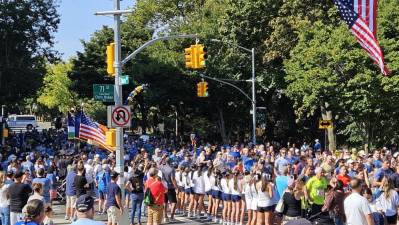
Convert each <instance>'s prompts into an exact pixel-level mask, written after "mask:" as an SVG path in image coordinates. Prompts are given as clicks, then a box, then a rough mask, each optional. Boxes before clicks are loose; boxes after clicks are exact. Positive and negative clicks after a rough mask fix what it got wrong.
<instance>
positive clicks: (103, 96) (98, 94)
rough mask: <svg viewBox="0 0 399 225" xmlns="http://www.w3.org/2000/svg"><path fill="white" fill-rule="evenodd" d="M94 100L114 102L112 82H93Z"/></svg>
mask: <svg viewBox="0 0 399 225" xmlns="http://www.w3.org/2000/svg"><path fill="white" fill-rule="evenodd" d="M93 97H94V100H97V101H102V102H114V85H113V84H93Z"/></svg>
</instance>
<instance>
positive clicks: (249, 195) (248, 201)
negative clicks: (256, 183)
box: [243, 183, 253, 210]
mask: <svg viewBox="0 0 399 225" xmlns="http://www.w3.org/2000/svg"><path fill="white" fill-rule="evenodd" d="M243 189H244V190H243V194H244V198H245V205H246V207H247V210H252V207H251V204H252V201H253V199H252V191H251V186H250V185H249V184H248V183H246V184H245V185H244V188H243Z"/></svg>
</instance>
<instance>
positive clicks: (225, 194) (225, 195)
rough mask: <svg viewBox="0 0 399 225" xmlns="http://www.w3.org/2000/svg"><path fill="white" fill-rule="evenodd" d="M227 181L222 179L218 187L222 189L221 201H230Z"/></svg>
mask: <svg viewBox="0 0 399 225" xmlns="http://www.w3.org/2000/svg"><path fill="white" fill-rule="evenodd" d="M228 182H229V181H228V180H227V179H226V178H222V180H221V181H220V186H221V188H222V200H223V201H231V190H230V188H229V183H228Z"/></svg>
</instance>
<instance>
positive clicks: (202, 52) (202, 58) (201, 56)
mask: <svg viewBox="0 0 399 225" xmlns="http://www.w3.org/2000/svg"><path fill="white" fill-rule="evenodd" d="M196 49H197V55H198V66H197V69H203V68H205V66H206V58H207V52H206V47H205V46H204V45H202V44H197V45H196Z"/></svg>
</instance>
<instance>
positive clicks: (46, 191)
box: [32, 177, 51, 203]
mask: <svg viewBox="0 0 399 225" xmlns="http://www.w3.org/2000/svg"><path fill="white" fill-rule="evenodd" d="M32 183H33V184H34V183H41V184H42V185H43V197H44V199H45V200H46V203H50V188H51V181H50V179H48V178H46V177H37V178H35V179H33V181H32Z"/></svg>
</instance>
